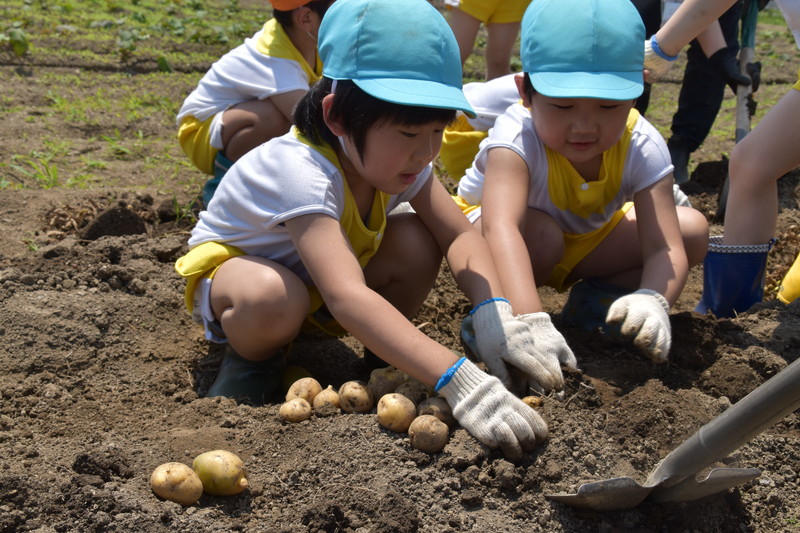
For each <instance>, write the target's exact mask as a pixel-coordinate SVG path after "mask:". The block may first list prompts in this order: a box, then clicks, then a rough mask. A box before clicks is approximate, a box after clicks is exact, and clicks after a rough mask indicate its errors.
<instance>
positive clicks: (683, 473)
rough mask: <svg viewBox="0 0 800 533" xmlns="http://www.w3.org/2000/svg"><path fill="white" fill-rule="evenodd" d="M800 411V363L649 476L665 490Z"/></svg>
mask: <svg viewBox="0 0 800 533" xmlns="http://www.w3.org/2000/svg"><path fill="white" fill-rule="evenodd" d="M798 408H800V359H798V360H796V361H794V362H793V363H792V364H790V365H789V366H787V367H786V368H784V369H783V370H781V371H780V372H778V373H777V374H775V375H774V376H773V377H772V378H770V379H768V380H767V381H765V382H764V383H762V384H761V385H760V386H759V387H758V388H756V389H755V390H753V391H752V392H751V393H750V394H748V395H747V396H745V397H744V398H742V399H741V400H739V401H738V402H736V403H735V404H734V405H733V406H731V407H729V408H728V410H727V411H725V412H724V413H722V414H721V415H719V416H718V417H716V418H714V419H712V420H711V421H710V422H708V423H707V424H705V425H704V426H703V427H701V428H700V429H699V430H698V431H697V432H696V433H695V434H694V435H692V436H691V437H689V438H688V439H687V440H686V441H684V443H683V444H681V445H680V446H678V447H677V448H675V450H673V451H672V452H671V453H670V454H669V455H667V457H665V458H664V460H662V461H661V463H659V465H658V466H657V467H656V469H655V470H654V471H653V472H652V473H651V474H650V477H649V478H648V480H647V483H646V484H647V486H654V485H656V484H659V483H663V485H664V486H665V487H668V486H670V485H674V484H675V483H678V482H679V481H681V480H682V479H685V478H687V477H689V476H694V475H695V474H696V473H697V472H699V471H700V470H702V469H704V468H706V467H707V466H709V465H711V464H713V463H714V462H716V461H717V460H719V459H721V458H723V457H725V456H726V455H728V454H729V453H731V452H732V451H734V450H736V449H738V448H739V447H740V446H742V445H743V444H745V443H746V442H748V441H749V440H750V439H752V438H753V437H755V436H756V435H758V434H759V433H761V432H762V431H763V430H765V429H766V428H768V427H770V426H772V425H773V424H775V423H777V422H778V421H780V420H781V419H783V418H784V417H785V416H786V415H788V414H789V413H792V412H794V411H795V410H796V409H798Z"/></svg>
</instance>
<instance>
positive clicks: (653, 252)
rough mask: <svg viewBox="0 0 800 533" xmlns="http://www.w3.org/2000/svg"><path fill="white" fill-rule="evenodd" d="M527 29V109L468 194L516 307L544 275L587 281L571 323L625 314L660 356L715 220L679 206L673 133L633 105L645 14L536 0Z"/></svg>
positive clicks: (495, 139)
mask: <svg viewBox="0 0 800 533" xmlns="http://www.w3.org/2000/svg"><path fill="white" fill-rule="evenodd" d="M564 35H569V38H568V39H564V38H563V36H564ZM521 39H522V45H521V56H522V65H523V68H524V71H525V74H520V75H518V76H517V77H516V83H517V86H518V89H519V94H520V97H521V98H522V100H523V103H524V105H525V106H527V107H523V105H518V104H515V105H512V106H511V107H509V108H508V110H507V111H506V113H505V114H504V115H503V116H501V117H499V118H498V119H497V121H496V123H495V126H494V128H493V130H492V131H491V132H490V134H489V137H488V138H487V139H486V140H485V141H484V142H483V143H482V144H481V150H480V152H479V154H478V156H477V157H476V159H475V163H474V165H473V166H472V167H471V168H470V169H469V170H468V171H467V174H466V176H465V177H464V178H462V179H461V181H460V183H459V187H458V193H459V201H460V202H461V203H462V205H463V207H464V209H465V211H466V212H467V213H468V215H469V216H470V218H471V219H472V220H473V221H475V223H476V224H479V225H480V227H481V229H482V231H483V234H484V236H485V237H486V238H487V241H488V242H489V246H490V248H491V249H492V253H493V255H494V258H495V263H496V264H497V265H498V269H499V270H500V277H501V279H502V282H503V289H504V290H505V291H506V293H507V294H509V295H511V296H510V299H511V302H512V305H513V307H514V310H515V311H516V312H519V313H535V312H539V311H541V302H540V300H539V296H538V294H537V291H536V283H537V281H538V282H539V283H544V284H548V285H551V286H553V287H555V288H556V289H557V290H559V291H563V290H566V289H568V288H569V287H570V286H571V285H573V284H574V283H575V282H577V281H579V280H585V281H583V282H582V283H580V284H578V285H575V286H574V287H573V288H572V290H571V292H570V297H569V299H568V301H567V304H566V305H565V309H564V312H563V314H562V316H563V318H564V321H565V322H566V323H571V324H576V325H581V326H583V327H586V328H589V329H593V328H595V327H598V326H602V325H604V323H609V324H616V323H621V324H622V328H621V331H622V333H623V334H625V335H631V336H635V340H634V342H635V344H636V346H638V347H639V348H641V349H643V350H644V351H645V352H646V353H647V354H648V355H649V356H650V357H651V358H652V359H654V360H656V361H663V360H665V359H666V358H667V355H668V352H669V349H670V346H671V329H670V323H669V316H668V312H669V309H670V306H671V305H672V304H673V303H674V302H675V301H676V300H677V298H678V295H679V294H680V292H681V290H682V289H683V287H684V284H685V282H686V278H687V274H688V269H689V267H690V266H691V265H694V264H696V263H698V262H699V261H701V260H702V258H703V255H704V253H705V243H706V239H707V238H708V225H707V222H706V219H705V217H704V216H703V215H702V214H701V213H699V212H697V211H695V210H694V209H691V208H688V207H678V208H676V207H675V204H674V200H673V190H672V189H673V181H672V175H671V171H672V165H671V164H670V159H669V152H668V151H667V148H666V143H665V142H664V140H663V138H662V137H661V136H660V135H659V134H658V132H657V131H656V130H655V128H653V127H652V126H651V125H650V124H649V123H648V122H647V121H646V120H645V119H644V118H643V117H641V116H640V115H639V113H638V112H637V111H636V110H635V109H633V103H634V99H635V98H636V97H638V96H639V95H640V94H641V93H642V88H643V71H642V64H643V59H644V58H643V56H644V54H643V49H642V42H643V39H644V26H643V24H642V20H641V18H640V16H639V14H638V13H637V11H636V9H635V8H634V7H633V5H632V4H631V3H630V1H629V0H613V1H611V0H603V1H601V0H536V1H535V2H533V3H532V4H531V6H530V7H529V8H528V10H527V11H526V13H525V17H524V18H523V21H522V37H521ZM528 108H529V109H528ZM631 200H632V201H633V202H632V203H631V202H630V201H631ZM478 205H480V207H477V206H478ZM609 304H611V305H610V308H609ZM523 316H524V315H523ZM466 326H467V328H465V329H467V330H468V326H469V324H468V323H467V324H466ZM548 328H549V325H548Z"/></svg>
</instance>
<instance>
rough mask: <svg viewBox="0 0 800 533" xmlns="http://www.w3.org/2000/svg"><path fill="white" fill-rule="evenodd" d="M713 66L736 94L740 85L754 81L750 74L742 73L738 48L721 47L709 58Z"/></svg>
mask: <svg viewBox="0 0 800 533" xmlns="http://www.w3.org/2000/svg"><path fill="white" fill-rule="evenodd" d="M708 61H709V62H710V63H711V66H712V67H713V68H714V70H716V71H717V72H718V73H719V75H720V76H722V79H724V80H725V83H727V84H728V87H730V88H731V90H732V91H733V93H734V94H736V91H737V89H738V86H739V85H745V86H747V85H750V84H751V83H753V81H752V80H751V79H750V76H747V75H746V74H742V72H741V71H740V69H739V61H738V60H737V58H736V49H735V48H731V47H730V46H727V47H725V48H720V49H719V50H717V51H716V52H714V53H713V54H712V55H711V57H709V58H708Z"/></svg>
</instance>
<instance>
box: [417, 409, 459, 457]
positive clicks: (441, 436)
mask: <svg viewBox="0 0 800 533" xmlns="http://www.w3.org/2000/svg"><path fill="white" fill-rule="evenodd" d="M408 436H409V437H411V446H413V447H414V448H416V449H418V450H420V451H423V452H426V453H438V452H440V451H442V450H443V449H444V447H445V445H446V444H447V442H448V441H449V440H450V433H449V431H448V428H447V424H445V423H444V422H442V421H441V420H439V419H438V418H436V417H435V416H433V415H422V416H418V417H417V418H415V419H414V421H413V422H411V425H410V426H409V427H408Z"/></svg>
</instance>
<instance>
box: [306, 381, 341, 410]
mask: <svg viewBox="0 0 800 533" xmlns="http://www.w3.org/2000/svg"><path fill="white" fill-rule="evenodd" d="M326 405H329V406H331V407H333V408H335V409H339V393H338V392H336V391H335V390H333V385H328V386H327V387H325V389H323V390H322V391H320V393H319V394H317V396H316V397H315V398H314V402H313V403H312V404H311V407H313V408H314V409H321V408H322V407H323V406H326Z"/></svg>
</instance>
